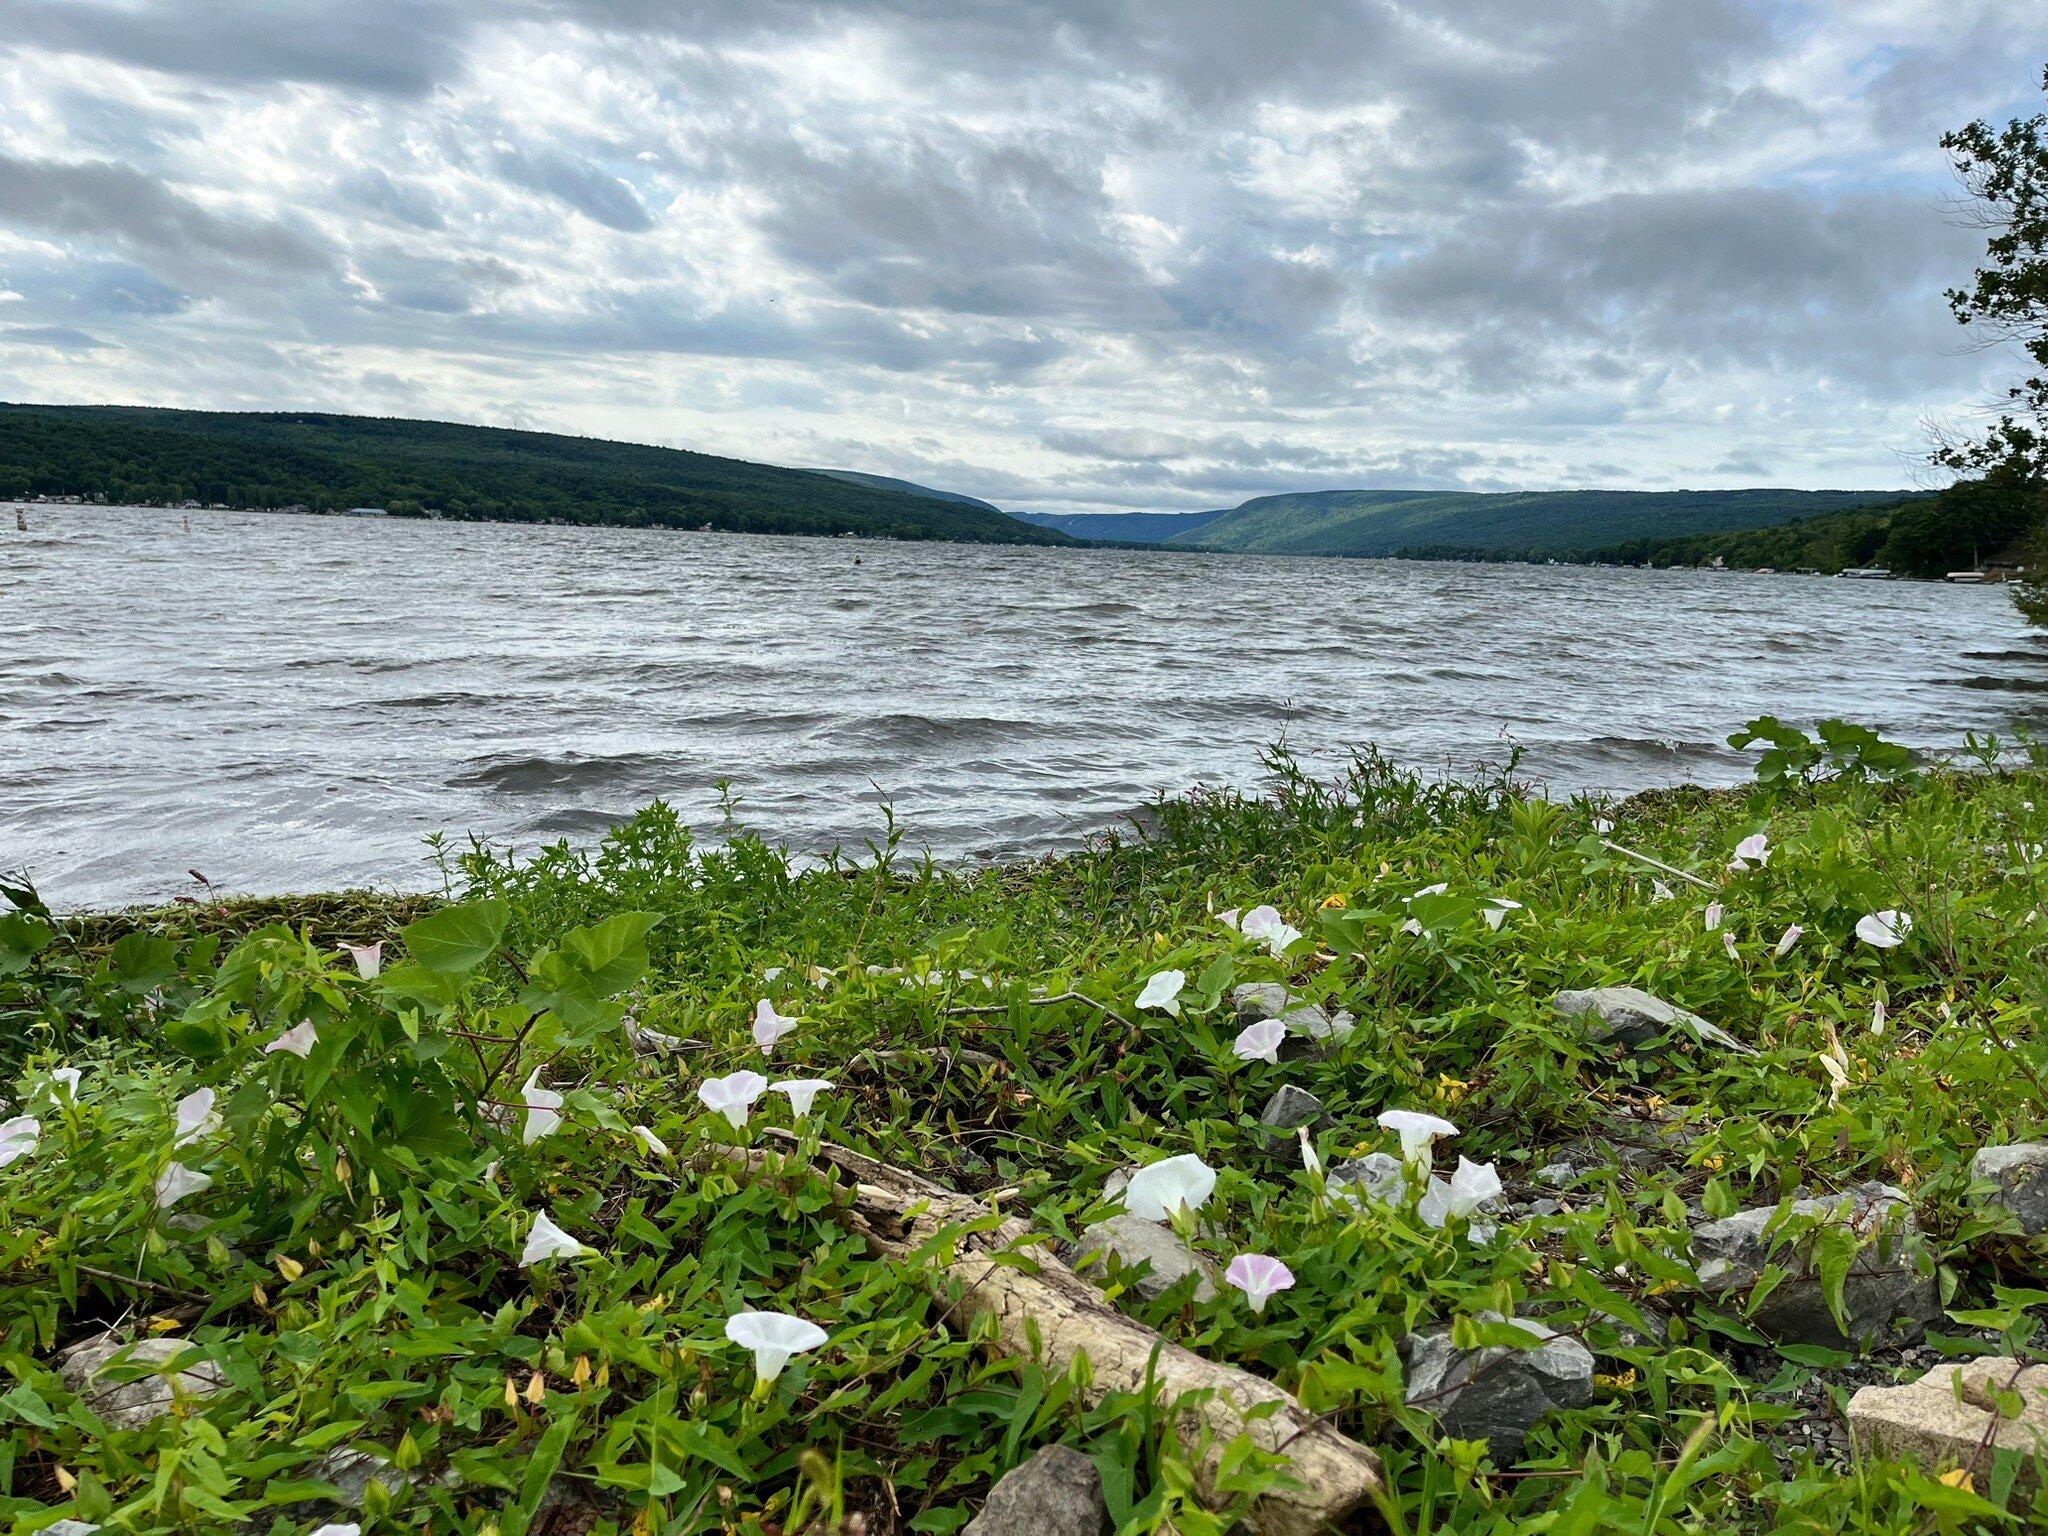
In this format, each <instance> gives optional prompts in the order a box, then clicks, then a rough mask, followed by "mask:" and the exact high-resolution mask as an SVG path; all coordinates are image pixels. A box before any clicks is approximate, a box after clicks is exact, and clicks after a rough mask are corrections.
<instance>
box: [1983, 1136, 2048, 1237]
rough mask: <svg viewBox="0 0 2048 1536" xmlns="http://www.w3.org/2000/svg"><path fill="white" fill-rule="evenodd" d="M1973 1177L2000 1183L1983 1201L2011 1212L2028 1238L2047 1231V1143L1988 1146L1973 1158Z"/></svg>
mask: <svg viewBox="0 0 2048 1536" xmlns="http://www.w3.org/2000/svg"><path fill="white" fill-rule="evenodd" d="M1970 1177H1971V1178H1972V1179H1983V1180H1989V1181H1990V1182H1991V1183H1992V1184H1994V1185H1996V1186H1997V1188H1996V1190H1995V1191H1994V1192H1993V1193H1992V1194H1990V1195H1988V1196H1986V1197H1985V1202H1984V1203H1985V1204H1987V1205H1992V1206H1996V1207H1998V1208H1999V1209H2001V1210H2005V1211H2010V1212H2011V1213H2012V1214H2013V1215H2014V1216H2015V1217H2017V1218H2018V1219H2019V1224H2020V1230H2021V1231H2022V1232H2024V1233H2026V1235H2027V1236H2028V1237H2038V1236H2040V1235H2041V1234H2042V1233H2043V1232H2048V1142H2044V1141H2023V1142H2019V1143H2017V1144H2016V1145H2013V1146H2009V1147H1985V1148H1984V1149H1983V1150H1982V1151H1980V1152H1979V1153H1978V1154H1977V1155H1976V1156H1975V1157H1973V1158H1971V1159H1970Z"/></svg>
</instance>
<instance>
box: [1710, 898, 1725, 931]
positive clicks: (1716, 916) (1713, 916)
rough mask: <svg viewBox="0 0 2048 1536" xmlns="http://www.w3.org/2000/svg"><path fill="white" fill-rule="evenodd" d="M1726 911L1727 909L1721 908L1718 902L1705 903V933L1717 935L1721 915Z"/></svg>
mask: <svg viewBox="0 0 2048 1536" xmlns="http://www.w3.org/2000/svg"><path fill="white" fill-rule="evenodd" d="M1726 910H1727V908H1725V907H1723V906H1722V905H1721V903H1720V902H1718V901H1710V902H1708V903H1707V910H1706V916H1705V922H1706V925H1707V932H1709V933H1718V932H1719V931H1720V928H1721V915H1722V913H1723V912H1725V911H1726Z"/></svg>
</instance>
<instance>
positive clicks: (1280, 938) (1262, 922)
mask: <svg viewBox="0 0 2048 1536" xmlns="http://www.w3.org/2000/svg"><path fill="white" fill-rule="evenodd" d="M1218 916H1219V918H1220V920H1221V921H1222V922H1224V923H1226V924H1228V925H1229V926H1230V927H1232V928H1235V929H1236V930H1237V931H1238V932H1239V933H1241V934H1243V935H1244V936H1245V937H1246V938H1248V939H1250V940H1251V941H1252V942H1253V943H1255V944H1263V945H1265V946H1266V948H1267V949H1268V950H1270V951H1271V952H1272V955H1273V958H1274V959H1276V960H1277V959H1279V958H1281V957H1282V956H1283V955H1285V954H1286V953H1287V949H1288V946H1289V945H1291V944H1293V943H1294V941H1295V940H1296V939H1299V938H1300V937H1301V930H1300V929H1299V928H1294V927H1290V926H1289V925H1288V922H1287V919H1286V918H1284V917H1282V916H1281V915H1280V909H1279V908H1278V907H1263V906H1262V907H1253V908H1252V909H1251V911H1249V912H1247V913H1245V914H1244V916H1243V917H1239V916H1238V915H1237V913H1236V912H1235V911H1231V912H1224V913H1220V914H1218Z"/></svg>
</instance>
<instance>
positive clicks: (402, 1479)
mask: <svg viewBox="0 0 2048 1536" xmlns="http://www.w3.org/2000/svg"><path fill="white" fill-rule="evenodd" d="M306 1475H307V1476H308V1477H311V1478H312V1479H313V1480H314V1481H315V1482H321V1483H332V1484H333V1485H334V1490H335V1492H334V1499H333V1503H334V1504H338V1505H340V1506H341V1507H342V1508H344V1509H361V1508H362V1507H363V1500H364V1499H365V1498H367V1497H368V1496H369V1492H370V1484H372V1483H381V1484H382V1485H383V1486H384V1488H385V1489H386V1490H387V1491H389V1492H391V1493H403V1492H404V1491H405V1490H407V1489H409V1488H411V1487H412V1486H413V1485H414V1484H415V1483H417V1482H418V1481H419V1480H420V1478H419V1474H418V1473H416V1472H407V1471H404V1470H402V1469H401V1468H399V1467H398V1466H396V1465H395V1464H393V1463H392V1462H390V1461H387V1460H386V1459H385V1458H384V1457H382V1456H379V1455H378V1454H377V1453H376V1452H375V1451H352V1450H350V1449H349V1448H348V1447H347V1446H345V1445H337V1446H336V1447H335V1448H334V1449H333V1450H331V1451H329V1452H328V1453H327V1454H326V1455H325V1456H322V1457H321V1458H320V1459H319V1460H318V1461H317V1462H315V1463H314V1464H313V1466H312V1468H311V1470H310V1471H308V1473H307V1474H306Z"/></svg>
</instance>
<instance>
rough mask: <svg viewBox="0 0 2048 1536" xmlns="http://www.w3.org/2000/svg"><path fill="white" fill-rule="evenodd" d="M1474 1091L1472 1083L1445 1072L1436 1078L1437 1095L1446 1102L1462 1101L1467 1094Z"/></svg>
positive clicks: (1456, 1102) (1455, 1102)
mask: <svg viewBox="0 0 2048 1536" xmlns="http://www.w3.org/2000/svg"><path fill="white" fill-rule="evenodd" d="M1471 1091H1472V1085H1471V1084H1470V1083H1468V1082H1465V1081H1464V1080H1463V1079H1461V1078H1456V1077H1453V1076H1451V1074H1450V1073H1448V1072H1445V1073H1443V1074H1441V1075H1440V1076H1438V1078H1437V1080H1436V1096H1437V1097H1438V1098H1439V1099H1442V1100H1443V1101H1444V1102H1445V1103H1446V1104H1458V1103H1462V1102H1463V1100H1464V1098H1465V1095H1466V1094H1468V1093H1470V1092H1471Z"/></svg>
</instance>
